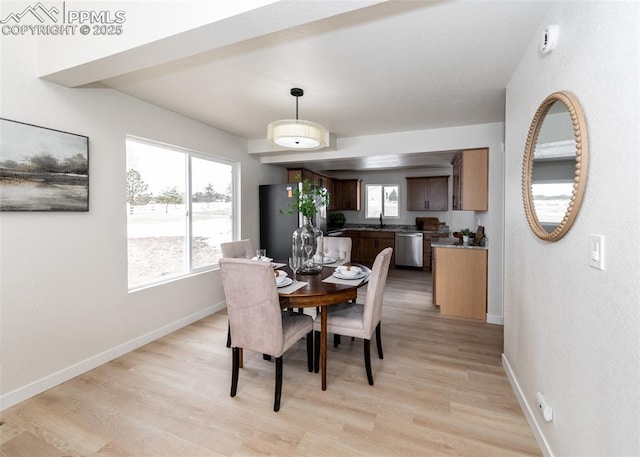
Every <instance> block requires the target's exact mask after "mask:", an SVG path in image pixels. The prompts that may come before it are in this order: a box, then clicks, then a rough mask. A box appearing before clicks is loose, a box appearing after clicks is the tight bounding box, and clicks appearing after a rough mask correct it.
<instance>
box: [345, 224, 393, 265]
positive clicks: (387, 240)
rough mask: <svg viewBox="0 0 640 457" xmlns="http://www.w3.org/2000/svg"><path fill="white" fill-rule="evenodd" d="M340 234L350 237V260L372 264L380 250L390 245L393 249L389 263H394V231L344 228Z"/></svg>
mask: <svg viewBox="0 0 640 457" xmlns="http://www.w3.org/2000/svg"><path fill="white" fill-rule="evenodd" d="M340 236H346V237H349V238H351V261H353V262H359V263H364V264H367V265H373V262H374V261H375V260H376V256H377V255H378V254H380V251H382V250H383V249H384V248H386V247H390V248H392V249H393V250H394V253H393V254H392V255H391V265H395V245H396V239H395V232H386V231H375V230H344V231H343V232H342V233H341V235H340Z"/></svg>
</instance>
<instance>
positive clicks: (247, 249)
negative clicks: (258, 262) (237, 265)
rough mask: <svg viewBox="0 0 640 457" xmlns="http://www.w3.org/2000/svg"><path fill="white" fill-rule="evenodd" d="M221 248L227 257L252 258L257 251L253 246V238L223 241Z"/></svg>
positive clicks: (223, 254) (224, 256)
mask: <svg viewBox="0 0 640 457" xmlns="http://www.w3.org/2000/svg"><path fill="white" fill-rule="evenodd" d="M220 250H221V251H222V257H223V258H225V259H250V258H252V257H253V256H255V255H256V251H255V250H254V249H253V247H252V246H251V240H240V241H229V242H228V243H221V244H220Z"/></svg>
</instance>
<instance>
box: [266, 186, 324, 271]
mask: <svg viewBox="0 0 640 457" xmlns="http://www.w3.org/2000/svg"><path fill="white" fill-rule="evenodd" d="M299 185H300V184H298V183H295V184H271V185H262V186H260V197H259V198H260V246H259V247H260V249H266V250H267V256H269V257H271V258H272V259H274V260H278V261H282V262H286V261H287V259H288V258H289V257H291V241H292V236H293V231H294V230H295V229H297V228H298V227H300V226H301V225H302V223H303V220H302V219H303V218H302V215H301V214H299V213H297V212H296V213H293V214H286V209H287V208H288V207H289V204H290V202H292V201H294V197H293V190H294V189H295V188H296V187H297V186H299ZM280 210H283V211H284V213H285V214H280ZM313 225H314V226H315V227H316V228H318V229H320V230H322V233H323V234H325V235H326V234H327V208H326V207H324V206H323V207H320V208H318V212H317V213H316V217H315V218H314V220H313ZM256 248H257V246H256Z"/></svg>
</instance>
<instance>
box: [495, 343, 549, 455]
mask: <svg viewBox="0 0 640 457" xmlns="http://www.w3.org/2000/svg"><path fill="white" fill-rule="evenodd" d="M502 367H503V368H504V371H505V372H506V373H507V378H509V382H510V383H511V387H512V388H513V391H514V392H515V394H516V398H517V399H518V403H520V408H522V412H523V413H524V417H525V418H526V419H527V422H528V423H529V427H531V430H532V431H533V436H534V438H535V439H536V442H537V443H538V446H540V450H541V451H542V454H543V455H544V456H546V457H554V454H553V452H552V451H551V448H550V447H549V443H548V442H547V439H546V438H545V436H544V433H543V432H542V429H541V428H540V424H539V422H538V420H539V418H538V416H536V415H535V414H534V411H532V410H531V408H530V407H529V404H528V403H527V402H526V401H525V396H524V393H523V392H522V389H521V388H520V384H519V383H518V379H517V378H516V375H515V373H514V372H513V370H512V369H511V365H509V361H508V360H507V356H506V355H504V354H502ZM536 412H537V411H536Z"/></svg>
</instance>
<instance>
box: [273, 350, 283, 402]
mask: <svg viewBox="0 0 640 457" xmlns="http://www.w3.org/2000/svg"><path fill="white" fill-rule="evenodd" d="M281 396H282V356H280V357H276V392H275V397H274V401H273V410H274V411H276V412H277V411H279V410H280V397H281Z"/></svg>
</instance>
